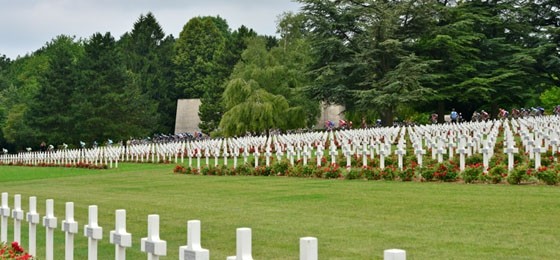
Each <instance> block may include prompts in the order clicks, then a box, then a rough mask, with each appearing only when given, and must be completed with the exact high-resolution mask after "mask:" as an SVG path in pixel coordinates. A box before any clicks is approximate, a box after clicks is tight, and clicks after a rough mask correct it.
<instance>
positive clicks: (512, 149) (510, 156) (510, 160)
mask: <svg viewBox="0 0 560 260" xmlns="http://www.w3.org/2000/svg"><path fill="white" fill-rule="evenodd" d="M518 152H519V149H517V148H515V146H514V142H513V140H508V142H507V148H506V153H507V155H508V171H511V170H513V163H514V160H513V154H514V153H518Z"/></svg>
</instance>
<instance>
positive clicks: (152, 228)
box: [140, 214, 167, 260]
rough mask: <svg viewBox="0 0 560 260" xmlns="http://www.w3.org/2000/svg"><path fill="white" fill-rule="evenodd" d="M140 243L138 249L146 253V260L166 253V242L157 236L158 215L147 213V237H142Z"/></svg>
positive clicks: (156, 258) (152, 259)
mask: <svg viewBox="0 0 560 260" xmlns="http://www.w3.org/2000/svg"><path fill="white" fill-rule="evenodd" d="M140 243H141V244H140V250H141V251H142V252H145V253H147V254H148V260H158V259H159V257H160V256H165V255H167V242H166V241H164V240H161V239H160V238H159V215H155V214H154V215H148V237H144V238H142V239H141V240H140Z"/></svg>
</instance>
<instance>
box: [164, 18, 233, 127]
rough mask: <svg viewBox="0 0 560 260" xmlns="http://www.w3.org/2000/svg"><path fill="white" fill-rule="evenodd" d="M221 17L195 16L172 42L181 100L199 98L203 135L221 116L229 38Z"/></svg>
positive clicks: (227, 72) (216, 123)
mask: <svg viewBox="0 0 560 260" xmlns="http://www.w3.org/2000/svg"><path fill="white" fill-rule="evenodd" d="M229 34H230V32H229V27H228V26H227V22H226V21H225V20H224V19H222V18H220V17H208V16H207V17H195V18H192V19H191V20H189V22H188V23H187V24H185V26H184V27H183V30H182V31H181V34H180V36H179V38H178V39H177V41H176V43H175V58H174V62H175V65H176V85H177V87H178V88H179V90H180V91H182V93H183V94H182V97H184V98H202V99H201V107H200V111H199V117H200V120H201V124H200V125H199V127H200V128H201V130H202V132H204V133H210V132H211V131H213V130H214V129H215V128H216V126H217V125H218V122H219V121H220V118H221V116H222V113H223V108H222V107H221V105H220V103H219V100H220V98H221V94H222V93H223V84H224V81H225V79H226V77H227V76H228V75H229V71H230V69H228V66H227V65H226V61H227V58H228V57H227V55H226V47H227V43H228V38H229Z"/></svg>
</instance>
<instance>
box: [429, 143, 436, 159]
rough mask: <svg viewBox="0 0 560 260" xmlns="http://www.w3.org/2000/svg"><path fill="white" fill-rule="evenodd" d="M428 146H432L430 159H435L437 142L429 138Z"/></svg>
mask: <svg viewBox="0 0 560 260" xmlns="http://www.w3.org/2000/svg"><path fill="white" fill-rule="evenodd" d="M428 144H429V145H430V147H431V148H432V160H435V159H436V156H437V155H436V152H437V149H438V146H437V143H436V142H435V141H434V140H430V141H429V143H428Z"/></svg>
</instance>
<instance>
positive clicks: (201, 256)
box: [179, 220, 210, 260]
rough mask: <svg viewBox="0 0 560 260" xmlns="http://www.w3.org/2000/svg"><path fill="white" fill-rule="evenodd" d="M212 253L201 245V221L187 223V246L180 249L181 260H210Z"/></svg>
mask: <svg viewBox="0 0 560 260" xmlns="http://www.w3.org/2000/svg"><path fill="white" fill-rule="evenodd" d="M209 259H210V251H208V249H204V248H202V246H201V245H200V220H189V221H188V222H187V245H186V246H181V247H179V260H209Z"/></svg>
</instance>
